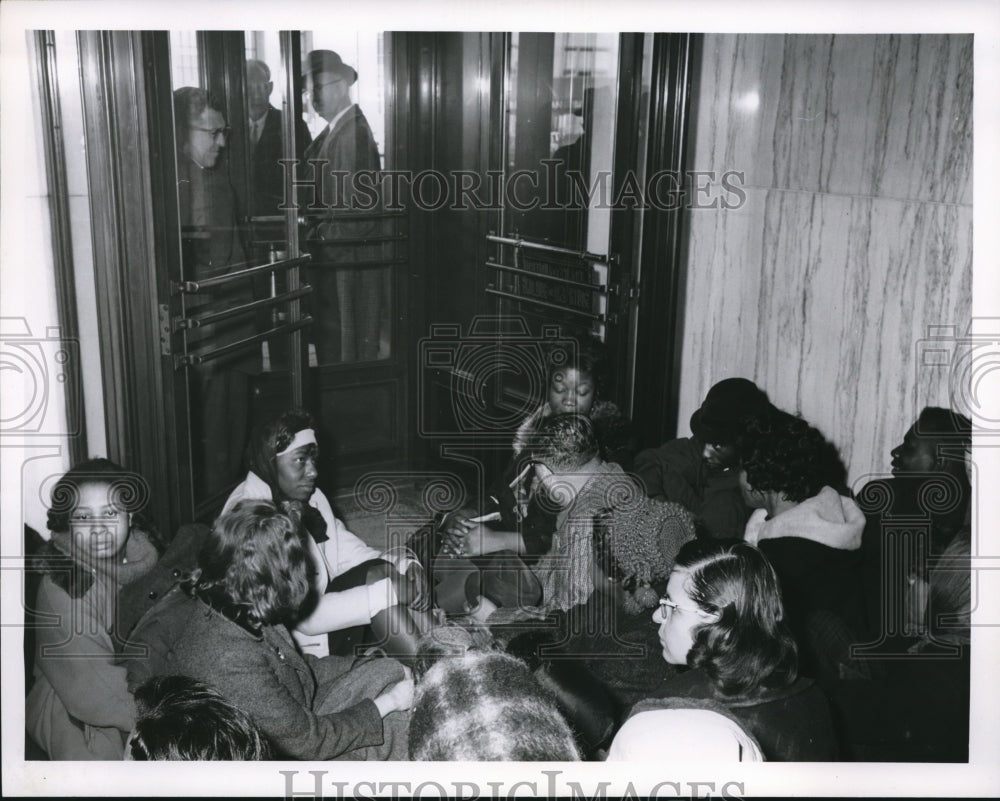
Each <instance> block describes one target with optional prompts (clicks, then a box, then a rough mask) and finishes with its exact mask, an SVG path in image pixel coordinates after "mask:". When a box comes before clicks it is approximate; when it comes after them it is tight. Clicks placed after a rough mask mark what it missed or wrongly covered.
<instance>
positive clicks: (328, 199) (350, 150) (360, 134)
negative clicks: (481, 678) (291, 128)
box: [299, 50, 390, 364]
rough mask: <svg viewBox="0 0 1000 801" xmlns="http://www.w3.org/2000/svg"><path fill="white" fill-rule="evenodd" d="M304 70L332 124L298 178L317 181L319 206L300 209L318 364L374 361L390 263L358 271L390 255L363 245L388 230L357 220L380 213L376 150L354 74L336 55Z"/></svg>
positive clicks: (315, 59)
mask: <svg viewBox="0 0 1000 801" xmlns="http://www.w3.org/2000/svg"><path fill="white" fill-rule="evenodd" d="M304 72H305V75H304V78H305V86H306V90H307V91H308V92H309V96H310V98H311V101H312V105H313V108H314V109H315V110H316V113H317V114H319V115H320V116H321V117H322V118H323V119H325V120H326V121H327V126H326V128H324V129H323V131H322V133H320V135H319V136H317V137H316V140H315V141H314V142H313V143H312V144H311V145H310V146H309V148H308V149H307V150H306V154H305V158H306V162H308V163H306V164H302V165H300V175H299V180H300V181H301V180H304V179H305V180H308V179H309V176H310V175H311V176H312V180H313V181H314V182H315V194H314V198H315V203H313V204H310V200H312V198H305V199H304V202H303V201H301V200H300V208H302V209H303V210H304V211H305V212H306V214H308V215H310V216H311V218H312V219H311V224H310V226H309V230H308V232H307V234H306V245H305V246H306V248H307V249H308V250H309V251H310V252H311V253H312V255H313V264H312V266H311V267H310V268H309V277H310V283H311V284H312V286H313V295H312V300H313V317H314V319H315V320H316V324H315V327H314V332H313V336H314V340H315V345H316V355H317V359H318V361H319V363H320V364H330V363H338V362H360V361H372V360H375V359H378V358H379V356H380V354H379V345H380V343H381V342H382V341H383V340H386V341H387V340H388V333H387V332H388V327H389V299H390V283H389V282H390V276H389V268H388V267H386V266H372V265H370V264H369V265H367V266H357V265H359V264H364V263H366V262H372V261H378V260H379V259H385V258H387V256H386V253H385V249H384V248H385V245H383V244H380V243H377V242H376V243H369V242H365V241H364V240H365V239H366V238H369V237H376V236H379V235H380V234H381V233H383V231H382V228H381V226H380V224H379V221H378V220H374V219H371V218H369V219H364V218H363V217H362V218H361V219H358V215H364V214H365V213H366V212H367V213H369V214H370V213H371V212H377V211H378V210H379V205H378V196H377V191H376V190H377V182H378V172H379V170H380V169H381V164H380V159H379V154H378V148H377V147H376V145H375V139H374V137H373V136H372V131H371V128H370V127H369V125H368V121H367V120H366V119H365V115H364V114H363V113H362V112H361V109H360V108H358V106H357V105H356V104H355V103H353V102H352V101H351V95H350V88H351V86H352V85H353V84H354V83H355V82H356V81H357V79H358V74H357V72H356V71H355V70H354V69H353V68H352V67H350V66H348V65H346V64H344V62H343V61H342V60H341V58H340V56H339V55H338V54H337V53H335V52H333V51H332V50H313V51H312V52H311V53H309V56H308V58H307V60H306V64H305V66H304ZM359 187H361V188H360V189H359ZM310 205H312V208H310ZM338 240H347V241H343V242H342V243H339V242H338Z"/></svg>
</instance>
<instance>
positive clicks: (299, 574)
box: [128, 500, 413, 760]
mask: <svg viewBox="0 0 1000 801" xmlns="http://www.w3.org/2000/svg"><path fill="white" fill-rule="evenodd" d="M198 563H199V569H198V570H196V571H195V572H194V573H193V574H192V576H191V578H190V580H189V581H187V582H186V583H185V584H182V585H181V587H178V588H175V589H174V590H172V591H171V592H170V593H168V594H167V595H166V596H165V597H164V598H163V599H162V600H161V601H160V602H159V603H158V604H157V605H156V606H154V607H153V608H152V609H151V610H150V611H149V612H148V613H147V614H146V615H145V616H144V617H143V618H142V620H140V621H139V623H138V625H137V626H136V628H135V631H134V632H133V633H132V637H131V638H130V641H131V642H132V643H134V644H136V645H139V646H144V647H145V655H144V656H137V657H135V658H133V659H131V660H130V661H129V663H128V680H129V686H130V687H133V688H134V687H138V686H139V685H141V684H143V683H144V682H145V681H147V680H148V679H149V678H151V677H153V676H172V675H183V676H190V677H191V678H194V679H197V680H199V681H203V682H205V683H206V684H210V685H211V686H213V687H215V688H216V689H217V690H218V691H219V692H220V693H221V694H222V695H223V696H224V697H225V698H227V699H228V700H229V701H231V702H232V703H233V704H234V705H235V706H236V707H238V708H239V709H242V710H243V711H244V712H246V713H247V714H248V715H249V716H250V717H251V718H252V719H253V721H254V723H255V724H256V725H257V726H258V727H259V728H260V730H261V731H262V732H263V733H264V734H265V735H266V736H267V737H268V739H269V740H270V742H271V745H272V746H273V747H274V749H275V751H276V752H277V754H278V756H280V757H284V758H291V759H333V758H338V757H343V758H345V759H356V760H367V759H405V758H406V754H407V742H406V732H407V728H408V725H409V715H407V714H396V713H401V712H404V711H405V710H407V709H409V707H410V704H411V702H412V697H413V681H412V679H411V678H410V677H409V673H408V671H407V669H406V668H404V667H403V665H401V664H400V663H399V662H397V661H395V660H393V659H386V658H362V659H353V658H348V657H339V656H326V657H322V658H318V657H316V656H313V655H312V654H306V655H304V656H303V655H302V654H300V652H299V650H298V648H296V646H295V643H294V642H293V640H292V638H291V635H290V633H289V630H288V628H287V625H288V624H289V623H291V622H294V621H296V620H297V619H298V617H299V610H300V608H301V607H302V604H303V603H304V602H305V600H306V598H307V596H308V594H309V592H310V573H311V571H312V564H311V559H310V555H309V552H308V551H307V550H306V547H305V545H304V543H303V540H302V536H301V534H300V532H299V528H298V526H297V525H296V523H294V522H293V521H292V519H291V518H290V517H289V516H288V515H286V514H283V513H282V512H280V511H278V509H277V508H276V507H275V505H274V504H273V503H271V502H269V501H253V500H247V501H241V502H239V503H237V504H236V505H235V506H234V507H233V508H232V510H231V511H229V512H228V513H227V514H224V515H222V516H221V517H219V519H218V520H217V521H216V523H215V526H214V528H213V529H212V532H211V534H210V535H209V537H208V539H207V541H206V543H205V546H204V547H203V548H202V551H201V554H200V555H199V559H198Z"/></svg>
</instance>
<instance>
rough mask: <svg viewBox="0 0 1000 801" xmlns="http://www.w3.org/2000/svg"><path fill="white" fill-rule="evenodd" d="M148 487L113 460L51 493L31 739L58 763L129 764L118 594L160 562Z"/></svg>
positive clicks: (78, 473) (131, 707) (93, 465)
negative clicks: (125, 757)
mask: <svg viewBox="0 0 1000 801" xmlns="http://www.w3.org/2000/svg"><path fill="white" fill-rule="evenodd" d="M147 499H148V486H147V484H146V482H145V481H144V480H143V479H142V478H141V477H140V476H138V475H136V474H135V473H130V472H128V471H126V470H125V469H124V468H123V467H121V466H119V465H117V464H115V463H114V462H111V461H109V460H108V459H89V460H87V461H85V462H82V463H81V464H78V465H76V466H75V467H74V468H73V469H72V470H70V471H69V472H68V473H66V474H65V475H64V476H62V478H60V479H59V480H58V481H57V482H56V484H55V486H54V487H53V488H52V505H51V507H50V508H49V512H48V525H49V530H50V532H51V533H52V537H51V539H50V540H49V542H48V543H47V544H46V545H45V546H44V549H43V552H42V554H41V557H42V563H43V565H44V566H45V567H44V569H45V573H44V575H43V577H42V580H41V583H40V585H39V588H38V598H37V601H36V604H35V607H34V610H33V611H34V613H35V614H36V615H38V616H44V618H45V619H47V620H50V621H51V622H50V623H48V624H46V625H39V626H37V628H36V629H35V632H34V634H35V638H36V655H35V677H34V684H33V685H32V687H31V690H30V692H29V693H28V698H27V702H26V708H25V719H26V723H27V727H28V732H29V734H30V735H31V737H32V738H33V739H34V740H35V742H37V743H38V745H40V746H41V747H42V748H43V749H44V750H45V752H46V753H47V754H48V756H49V758H50V759H54V760H76V759H121V757H122V750H123V748H124V746H125V736H126V735H127V734H128V732H129V731H130V730H131V728H132V726H133V724H134V723H135V703H134V702H133V700H132V696H131V695H130V694H129V692H128V688H127V683H126V677H125V668H123V667H121V666H120V665H118V664H117V663H116V661H115V660H116V651H117V650H118V648H117V647H116V646H119V645H120V644H121V641H122V640H123V639H124V638H123V637H121V632H120V627H119V625H118V620H119V617H122V616H124V615H122V614H120V613H121V612H123V611H124V610H120V609H119V607H118V595H119V591H120V590H121V589H122V588H123V587H128V586H130V585H134V584H136V583H141V582H144V581H145V577H146V576H148V575H149V574H150V572H151V571H152V570H153V568H154V567H155V565H156V563H157V560H158V558H159V551H158V545H159V541H158V536H157V532H156V529H155V528H154V527H153V526H152V524H151V523H150V522H149V521H148V520H147V519H146V518H145V517H144V516H143V514H142V512H143V508H144V506H145V503H146V501H147Z"/></svg>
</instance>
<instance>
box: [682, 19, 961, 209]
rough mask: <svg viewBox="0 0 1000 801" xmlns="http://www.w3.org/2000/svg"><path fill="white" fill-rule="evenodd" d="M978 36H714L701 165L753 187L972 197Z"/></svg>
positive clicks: (697, 156)
mask: <svg viewBox="0 0 1000 801" xmlns="http://www.w3.org/2000/svg"><path fill="white" fill-rule="evenodd" d="M972 44H973V40H972V36H971V35H946V34H933V35H931V34H912V35H911V34H907V35H900V34H892V35H881V34H880V35H856V34H855V35H842V34H837V35H833V34H792V35H786V36H781V35H759V34H739V35H729V34H711V35H707V36H706V37H705V40H704V49H703V55H702V63H701V66H700V78H699V84H698V86H697V88H696V91H697V104H698V105H697V109H696V120H697V122H696V128H695V134H694V138H695V141H694V167H695V169H699V170H707V169H715V170H719V171H723V170H730V169H732V170H741V171H743V172H744V174H745V181H746V184H747V185H749V186H758V187H767V188H770V187H774V188H782V189H800V190H810V191H817V192H829V193H833V194H850V195H866V196H878V197H892V198H898V199H909V200H928V201H933V202H945V203H963V204H970V203H971V202H972V66H973V62H972V59H973V52H972Z"/></svg>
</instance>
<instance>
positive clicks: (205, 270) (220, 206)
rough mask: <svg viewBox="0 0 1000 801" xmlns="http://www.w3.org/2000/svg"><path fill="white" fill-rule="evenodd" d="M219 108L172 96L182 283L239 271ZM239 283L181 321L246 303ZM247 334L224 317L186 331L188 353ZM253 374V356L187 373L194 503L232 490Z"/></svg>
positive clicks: (203, 296)
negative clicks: (230, 487) (195, 495)
mask: <svg viewBox="0 0 1000 801" xmlns="http://www.w3.org/2000/svg"><path fill="white" fill-rule="evenodd" d="M223 108H224V105H223V103H222V101H221V99H220V98H215V97H213V96H212V95H210V94H209V93H208V92H207V91H206V90H204V89H200V88H198V87H194V86H185V87H181V88H180V89H177V90H175V91H174V124H175V131H174V133H175V141H176V146H177V202H178V210H179V212H180V223H181V247H182V251H181V252H182V259H183V274H184V278H185V280H188V281H200V280H204V279H208V278H216V277H219V276H222V275H226V274H227V273H230V272H232V271H234V270H238V269H240V268H241V267H243V266H245V263H246V255H245V254H246V250H245V248H244V245H243V233H244V232H243V231H242V230H241V229H240V226H239V223H238V221H237V214H236V197H235V194H234V192H233V187H232V185H231V184H230V182H229V169H228V167H229V165H228V164H227V161H226V159H225V148H226V145H227V144H228V136H229V126H227V125H226V119H225V117H224V116H223ZM251 300H253V296H252V294H251V292H250V287H249V286H248V285H247V283H246V282H245V281H235V282H233V283H231V284H227V285H225V286H221V287H216V288H214V289H209V290H207V291H203V292H200V293H198V294H196V295H187V296H185V298H184V312H185V315H187V316H192V315H194V316H198V315H202V314H208V313H210V312H215V311H220V310H223V309H228V308H232V307H234V306H240V305H243V304H246V303H249V302H250V301H251ZM253 333H254V325H253V321H252V319H248V318H247V317H246V316H243V317H236V318H230V319H228V320H223V321H219V322H215V323H209V324H207V325H202V326H199V327H198V328H194V329H191V330H190V331H189V332H188V333H187V335H186V339H187V346H188V348H189V349H190V350H192V351H195V352H202V351H211V350H215V349H216V348H219V347H221V346H224V345H229V344H232V343H234V342H238V341H240V340H242V339H245V338H247V337H249V336H251V335H253ZM258 372H260V352H259V350H258V351H256V352H255V351H253V350H241V351H239V352H237V353H236V354H231V355H229V356H225V357H220V358H216V359H213V360H210V361H207V362H205V363H204V364H199V365H194V366H192V367H189V368H188V376H189V381H190V383H189V386H190V393H191V394H190V398H189V401H190V404H191V418H192V419H191V429H192V434H191V436H192V442H191V445H192V449H193V454H192V462H193V479H194V485H195V487H196V488H197V491H198V493H199V495H198V500H199V501H200V500H203V499H207V498H210V497H211V496H212V495H213V494H214V493H217V492H221V491H222V490H225V489H227V488H228V487H229V486H231V485H232V484H233V480H234V478H236V477H237V475H238V473H239V470H240V463H241V458H242V454H241V448H242V443H243V442H245V441H246V437H247V428H248V425H249V417H248V415H249V397H250V395H249V375H250V374H252V373H258Z"/></svg>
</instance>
